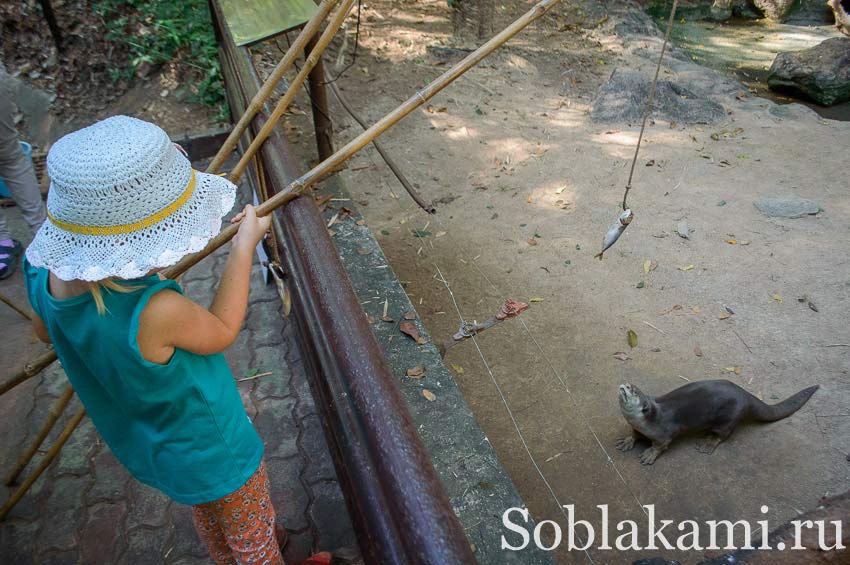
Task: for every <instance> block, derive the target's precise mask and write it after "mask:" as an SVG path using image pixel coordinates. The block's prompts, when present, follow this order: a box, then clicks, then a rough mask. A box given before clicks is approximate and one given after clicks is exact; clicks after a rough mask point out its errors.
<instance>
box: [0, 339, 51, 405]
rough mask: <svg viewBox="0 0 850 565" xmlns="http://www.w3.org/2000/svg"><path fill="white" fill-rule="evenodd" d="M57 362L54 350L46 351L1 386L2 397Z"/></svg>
mask: <svg viewBox="0 0 850 565" xmlns="http://www.w3.org/2000/svg"><path fill="white" fill-rule="evenodd" d="M54 361H56V352H55V351H54V350H52V349H51V350H49V351H45V352H44V353H42V354H41V355H39V356H38V357H36V358H35V359H33V360H32V361H30V362H29V363H27V364H26V365H25V366H24V368H23V369H21V370H20V371H18V372H17V373H15V375H14V376H12V378H11V379H9V380H7V381H6V382H4V383H3V384H0V396H2V395H4V394H6V393H7V392H9V391H10V390H12V389H13V388H15V387H16V386H18V385H19V384H21V383H22V382H24V381H26V380H28V379H31V378H32V377H34V376H36V375H37V374H39V373H40V372H41V371H42V370H43V369H44V368H45V367H47V366H48V365H50V364H51V363H53V362H54Z"/></svg>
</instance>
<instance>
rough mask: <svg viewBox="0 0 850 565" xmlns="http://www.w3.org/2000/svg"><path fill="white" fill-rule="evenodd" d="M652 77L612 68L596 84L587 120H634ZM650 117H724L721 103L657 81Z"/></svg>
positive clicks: (698, 120)
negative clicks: (603, 78)
mask: <svg viewBox="0 0 850 565" xmlns="http://www.w3.org/2000/svg"><path fill="white" fill-rule="evenodd" d="M651 85H652V77H651V76H649V75H645V74H643V73H639V72H636V71H624V70H622V69H615V70H614V72H613V73H611V78H610V79H608V82H606V83H605V84H603V85H602V86H600V87H599V91H598V92H597V94H596V99H595V100H594V101H593V108H592V109H591V111H590V119H591V120H593V121H595V122H602V123H607V122H631V123H636V122H639V121H640V120H641V118H642V117H643V113H644V110H645V109H646V101H647V99H648V98H649V91H650V88H651ZM652 116H654V117H656V118H660V119H662V120H666V121H675V122H679V123H681V124H712V123H714V122H716V121H718V120H721V119H723V118H724V117H726V111H725V110H724V109H723V106H721V105H720V104H718V103H717V102H714V101H712V100H708V99H707V98H704V97H702V96H699V95H697V94H695V93H693V92H691V91H690V90H688V89H687V88H685V87H683V86H682V85H680V84H676V83H674V82H670V81H669V80H659V81H658V86H657V88H656V90H655V101H654V104H653V112H652Z"/></svg>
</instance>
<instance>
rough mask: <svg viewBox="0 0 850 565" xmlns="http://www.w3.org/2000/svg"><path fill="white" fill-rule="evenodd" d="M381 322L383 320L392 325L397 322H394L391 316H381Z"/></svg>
mask: <svg viewBox="0 0 850 565" xmlns="http://www.w3.org/2000/svg"><path fill="white" fill-rule="evenodd" d="M381 320H383V321H385V322H389V323H390V324H392V323H393V322H395V320H393V319H392V318H391V317H390V316H381Z"/></svg>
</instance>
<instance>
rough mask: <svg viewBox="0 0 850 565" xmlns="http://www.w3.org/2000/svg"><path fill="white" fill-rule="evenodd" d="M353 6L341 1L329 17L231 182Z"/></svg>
mask: <svg viewBox="0 0 850 565" xmlns="http://www.w3.org/2000/svg"><path fill="white" fill-rule="evenodd" d="M353 4H354V0H342V2H341V3H340V5H339V7H338V8H337V10H336V12H334V15H333V16H332V17H331V21H330V22H329V23H328V25H327V27H326V28H325V31H323V32H322V35H321V36H320V37H319V40H318V41H317V42H316V46H315V47H314V48H313V50H312V51H310V55H308V56H307V60H306V61H305V62H304V66H303V67H301V71H300V72H299V73H298V75H297V76H296V77H295V78H294V79H293V80H292V83H291V84H290V85H289V89H288V90H287V91H286V94H284V95H283V97H282V98H281V99H280V100H278V102H277V104H276V105H275V107H274V110H273V111H272V113H271V114H270V115H269V118H268V120H267V121H266V123H265V124H264V125H263V127H262V129H260V131H259V132H258V133H257V135H256V137H254V140H253V141H252V142H251V144H250V145H249V146H248V149H246V150H245V153H244V154H243V155H242V158H241V159H239V162H238V163H237V164H236V166H235V167H234V168H233V170H232V171H230V174H229V175H228V176H229V178H230V180H231V182H238V181H239V179H240V178H242V175H243V173H244V172H245V169H246V168H248V165H249V164H250V162H251V159H252V158H253V157H254V155H255V154H256V153H257V151H258V150H259V149H260V147H261V146H262V145H263V142H264V141H265V140H266V139H268V137H269V135H271V132H272V130H273V129H274V128H275V127H277V122H278V121H280V118H281V116H283V113H284V112H286V110H287V109H288V108H289V104H290V103H292V100H293V99H294V98H295V95H296V94H298V89H299V88H301V85H302V84H304V81H305V80H307V77H308V75H309V74H310V71H312V70H313V67H315V66H316V63H318V62H319V60H320V59H321V57H322V53H324V52H325V49H327V47H328V44H330V42H331V40H332V39H333V38H334V35H336V32H337V30H339V28H340V26H341V25H342V22H344V21H345V18H346V17H347V16H348V11H349V10H350V9H351V6H352V5H353Z"/></svg>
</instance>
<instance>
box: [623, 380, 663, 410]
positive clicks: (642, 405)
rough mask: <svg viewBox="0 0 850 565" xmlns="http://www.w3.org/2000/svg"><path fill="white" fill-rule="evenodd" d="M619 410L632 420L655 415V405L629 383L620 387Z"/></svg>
mask: <svg viewBox="0 0 850 565" xmlns="http://www.w3.org/2000/svg"><path fill="white" fill-rule="evenodd" d="M620 410H621V411H622V412H623V414H624V415H626V416H631V417H633V418H650V417H652V415H653V414H654V413H655V403H654V402H653V401H652V399H650V398H649V397H647V396H646V395H645V394H644V393H643V392H641V390H640V389H639V388H638V387H636V386H635V385H633V384H631V383H625V384H621V385H620Z"/></svg>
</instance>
